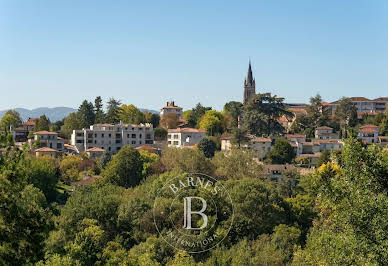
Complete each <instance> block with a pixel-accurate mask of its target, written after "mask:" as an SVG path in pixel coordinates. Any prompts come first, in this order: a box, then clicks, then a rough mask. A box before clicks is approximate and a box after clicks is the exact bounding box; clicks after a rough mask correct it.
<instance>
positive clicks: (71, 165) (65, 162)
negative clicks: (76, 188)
mask: <svg viewBox="0 0 388 266" xmlns="http://www.w3.org/2000/svg"><path fill="white" fill-rule="evenodd" d="M81 163H82V158H81V156H78V155H70V156H66V157H65V158H63V159H62V160H61V162H60V163H59V171H60V173H61V179H62V181H64V182H65V183H66V184H70V183H71V182H74V181H77V180H78V178H79V173H80V170H79V169H78V167H79V166H80V164H81Z"/></svg>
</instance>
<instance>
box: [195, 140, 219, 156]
mask: <svg viewBox="0 0 388 266" xmlns="http://www.w3.org/2000/svg"><path fill="white" fill-rule="evenodd" d="M198 149H199V150H200V151H202V152H203V154H204V155H205V156H206V158H212V157H213V156H214V153H215V151H216V143H215V142H214V141H213V140H211V139H209V138H203V139H201V141H200V142H199V143H198Z"/></svg>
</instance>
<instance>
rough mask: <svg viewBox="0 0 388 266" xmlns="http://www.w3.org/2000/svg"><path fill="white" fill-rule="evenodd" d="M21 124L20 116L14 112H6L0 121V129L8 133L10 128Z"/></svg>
mask: <svg viewBox="0 0 388 266" xmlns="http://www.w3.org/2000/svg"><path fill="white" fill-rule="evenodd" d="M21 124H22V119H21V118H20V114H19V113H18V112H17V111H15V110H8V111H7V112H6V113H5V114H4V116H3V117H2V118H1V121H0V128H1V130H4V131H9V130H10V128H11V127H12V128H16V127H18V126H20V125H21Z"/></svg>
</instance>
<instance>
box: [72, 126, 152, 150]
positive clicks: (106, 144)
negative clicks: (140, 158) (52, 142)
mask: <svg viewBox="0 0 388 266" xmlns="http://www.w3.org/2000/svg"><path fill="white" fill-rule="evenodd" d="M153 143H154V129H153V127H152V124H149V123H146V124H139V125H132V124H117V125H112V124H95V125H91V126H90V128H86V129H85V128H84V129H81V130H73V133H72V135H71V144H72V145H73V146H75V147H76V148H77V150H78V152H84V151H86V150H88V149H90V148H93V147H98V148H101V149H103V150H105V151H106V152H109V153H116V152H117V151H119V150H120V149H121V147H123V146H124V145H131V146H133V147H139V146H142V145H144V144H153Z"/></svg>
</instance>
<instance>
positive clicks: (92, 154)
mask: <svg viewBox="0 0 388 266" xmlns="http://www.w3.org/2000/svg"><path fill="white" fill-rule="evenodd" d="M104 152H105V150H104V149H101V148H99V147H93V148H89V149H87V150H86V151H85V153H86V154H87V155H88V156H89V158H90V159H97V158H100V157H101V156H102V155H103V154H104Z"/></svg>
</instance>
